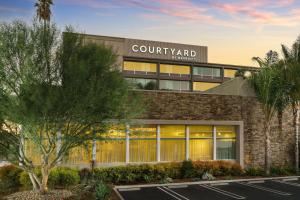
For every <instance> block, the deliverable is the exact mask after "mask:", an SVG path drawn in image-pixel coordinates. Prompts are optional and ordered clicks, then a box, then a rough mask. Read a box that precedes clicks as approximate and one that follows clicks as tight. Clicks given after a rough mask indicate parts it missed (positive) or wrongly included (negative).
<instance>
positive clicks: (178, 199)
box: [157, 187, 182, 200]
mask: <svg viewBox="0 0 300 200" xmlns="http://www.w3.org/2000/svg"><path fill="white" fill-rule="evenodd" d="M157 189H159V190H161V191H163V192H165V193H167V194H168V195H170V196H171V197H173V198H175V199H177V200H182V199H180V198H179V197H176V196H175V195H173V194H171V193H170V192H168V191H166V190H164V189H162V188H160V187H157Z"/></svg>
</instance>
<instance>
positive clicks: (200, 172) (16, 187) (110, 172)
mask: <svg viewBox="0 0 300 200" xmlns="http://www.w3.org/2000/svg"><path fill="white" fill-rule="evenodd" d="M35 173H36V174H37V176H41V174H40V170H39V168H38V167H37V168H36V172H35ZM287 175H296V173H295V172H294V170H293V169H292V168H291V167H272V168H271V176H287ZM253 177H266V175H265V174H264V171H263V170H262V169H261V168H247V169H246V170H243V169H242V168H241V167H240V166H239V165H238V164H237V163H234V162H229V161H194V162H192V161H184V162H176V163H161V164H155V165H149V164H141V165H127V166H118V167H106V168H95V169H94V170H90V169H81V170H78V169H71V168H66V167H56V168H54V169H52V170H51V173H50V175H49V181H48V183H49V184H48V186H49V193H48V194H47V195H45V196H42V195H40V194H38V193H34V192H32V191H31V187H32V186H31V182H30V179H29V176H28V174H27V173H26V172H24V171H22V170H20V169H19V168H17V167H14V166H12V165H8V166H4V167H0V198H1V196H6V197H5V198H6V199H16V200H18V199H20V198H22V199H33V200H34V199H53V200H56V199H59V200H84V199H89V200H107V199H111V200H117V199H118V196H117V195H116V194H115V192H114V190H113V189H112V188H113V187H114V185H123V184H126V185H130V184H132V185H135V184H157V183H159V184H161V183H176V182H177V183H180V182H194V181H201V180H230V179H246V178H253Z"/></svg>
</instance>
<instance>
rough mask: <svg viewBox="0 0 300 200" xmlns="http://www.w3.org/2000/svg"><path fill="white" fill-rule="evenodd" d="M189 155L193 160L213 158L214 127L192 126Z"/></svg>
mask: <svg viewBox="0 0 300 200" xmlns="http://www.w3.org/2000/svg"><path fill="white" fill-rule="evenodd" d="M189 129H190V145H189V157H190V159H192V160H212V159H213V127H212V126H190V127H189Z"/></svg>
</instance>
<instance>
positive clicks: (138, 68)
mask: <svg viewBox="0 0 300 200" xmlns="http://www.w3.org/2000/svg"><path fill="white" fill-rule="evenodd" d="M156 66H157V65H156V63H145V62H131V61H124V68H123V69H124V70H126V71H133V72H150V73H156V68H157V67H156Z"/></svg>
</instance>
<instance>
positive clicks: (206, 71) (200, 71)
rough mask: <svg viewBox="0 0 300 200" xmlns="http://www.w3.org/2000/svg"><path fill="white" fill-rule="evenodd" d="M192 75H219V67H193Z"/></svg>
mask: <svg viewBox="0 0 300 200" xmlns="http://www.w3.org/2000/svg"><path fill="white" fill-rule="evenodd" d="M193 75H199V76H201V77H211V78H213V77H221V69H220V68H212V67H193Z"/></svg>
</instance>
